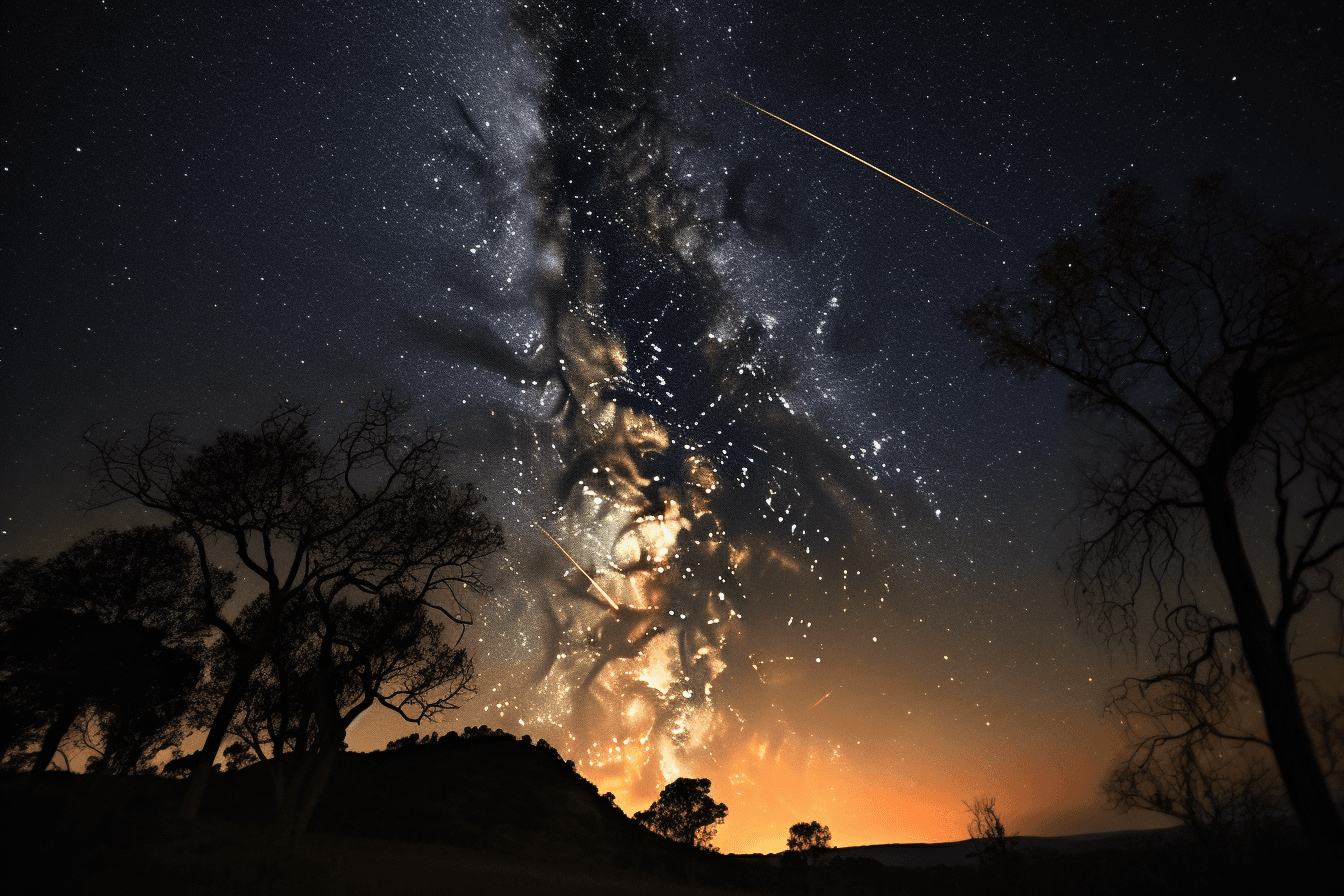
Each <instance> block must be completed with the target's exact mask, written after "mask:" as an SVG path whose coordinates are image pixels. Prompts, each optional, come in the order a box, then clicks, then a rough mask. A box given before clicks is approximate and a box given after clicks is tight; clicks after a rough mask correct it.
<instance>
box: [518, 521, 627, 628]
mask: <svg viewBox="0 0 1344 896" xmlns="http://www.w3.org/2000/svg"><path fill="white" fill-rule="evenodd" d="M532 525H534V526H536V527H537V528H538V529H541V534H542V535H545V536H546V537H547V538H549V539H550V540H551V544H553V545H555V546H556V547H557V548H560V553H562V554H564V555H565V559H567V560H568V561H569V562H570V563H573V564H574V568H575V569H577V570H578V571H579V572H581V573H583V577H584V578H585V579H587V580H588V581H589V582H591V583H592V585H593V587H594V588H596V589H597V593H598V594H600V595H602V599H603V600H605V601H606V602H607V603H609V604H611V608H612V609H613V610H619V609H620V608H621V605H620V604H618V603H616V601H614V600H612V599H611V595H610V594H607V592H606V591H604V590H602V586H601V585H599V584H597V580H596V579H594V578H593V577H592V576H590V575H588V571H587V570H585V569H584V568H583V567H582V566H580V565H579V561H577V560H575V559H574V558H573V557H571V556H569V551H567V550H565V549H564V546H563V545H561V544H560V542H558V541H556V540H555V536H554V535H552V534H551V533H549V532H547V531H546V529H545V527H543V526H542V525H541V523H538V522H536V521H533V523H532Z"/></svg>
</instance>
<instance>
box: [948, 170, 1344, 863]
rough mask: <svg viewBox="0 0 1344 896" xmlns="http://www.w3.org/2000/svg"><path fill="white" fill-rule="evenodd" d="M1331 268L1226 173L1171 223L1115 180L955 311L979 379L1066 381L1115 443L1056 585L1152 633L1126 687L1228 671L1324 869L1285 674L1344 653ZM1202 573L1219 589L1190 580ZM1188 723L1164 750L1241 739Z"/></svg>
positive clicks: (1308, 761) (1337, 275)
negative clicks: (1027, 262)
mask: <svg viewBox="0 0 1344 896" xmlns="http://www.w3.org/2000/svg"><path fill="white" fill-rule="evenodd" d="M1342 270H1344V241H1341V238H1340V235H1339V234H1338V232H1336V231H1334V230H1331V229H1330V228H1328V227H1326V226H1324V225H1321V224H1317V223H1312V222H1307V223H1299V224H1280V223H1273V222H1271V221H1268V220H1266V219H1265V217H1264V216H1263V215H1262V214H1261V213H1260V212H1259V211H1258V210H1257V209H1256V208H1255V207H1254V206H1253V205H1252V204H1251V203H1250V202H1248V201H1245V200H1241V199H1237V198H1234V197H1232V196H1230V195H1229V193H1228V191H1227V190H1226V188H1225V185H1224V182H1223V179H1222V178H1221V177H1218V176H1213V177H1207V178H1204V179H1202V180H1199V181H1196V182H1195V183H1194V184H1193V185H1192V187H1191V191H1190V198H1189V203H1188V206H1187V207H1186V209H1185V210H1183V211H1181V212H1179V213H1165V212H1162V211H1160V210H1159V209H1158V207H1157V203H1156V201H1155V199H1154V197H1153V195H1152V194H1151V193H1150V192H1149V191H1148V190H1146V189H1145V188H1143V187H1141V186H1140V185H1138V184H1136V183H1124V184H1121V185H1120V186H1118V187H1115V188H1114V189H1112V190H1110V191H1109V192H1108V193H1107V194H1106V196H1105V197H1104V198H1103V200H1102V202H1101V204H1100V209H1099V214H1098V216H1097V219H1096V221H1095V223H1094V224H1093V225H1091V226H1090V227H1088V228H1086V229H1084V230H1082V231H1080V232H1078V233H1070V234H1066V235H1064V236H1061V237H1060V238H1058V239H1057V240H1056V241H1055V242H1054V243H1053V244H1052V245H1051V247H1050V248H1049V249H1048V250H1046V252H1045V253H1043V254H1042V255H1041V256H1040V257H1039V259H1038V261H1037V264H1036V268H1035V275H1034V278H1033V280H1032V282H1031V285H1030V286H1029V287H1027V288H1026V289H1024V290H1022V291H1019V292H1016V293H1005V292H1004V291H1002V290H1000V289H998V288H996V289H995V290H994V291H993V292H991V293H990V294H989V295H987V296H986V297H985V298H983V299H982V300H981V301H979V302H977V303H975V304H972V305H970V306H969V307H967V308H964V309H963V310H962V311H961V312H960V324H961V326H962V327H963V328H964V329H965V330H966V331H967V332H968V333H970V334H972V335H973V336H975V337H977V338H978V339H979V340H980V342H981V344H982V345H983V346H984V347H985V350H986V351H987V353H988V357H989V360H990V361H991V362H993V363H996V364H1001V365H1003V366H1005V367H1007V368H1008V369H1009V370H1011V371H1013V372H1015V373H1018V374H1021V375H1026V376H1036V375H1038V374H1039V373H1043V372H1053V373H1056V374H1059V375H1061V376H1062V377H1064V378H1065V380H1066V381H1067V382H1068V383H1069V386H1070V393H1069V397H1070V401H1071V403H1072V406H1073V407H1074V409H1075V410H1077V411H1078V412H1081V413H1083V414H1086V415H1088V416H1089V417H1091V418H1092V419H1093V420H1094V421H1096V422H1097V424H1098V427H1099V429H1100V431H1101V433H1102V435H1103V436H1104V437H1105V438H1107V439H1108V440H1109V441H1110V444H1111V448H1112V450H1111V451H1110V452H1109V453H1108V456H1107V458H1106V460H1105V461H1103V462H1101V463H1100V464H1098V466H1096V467H1095V468H1094V469H1093V470H1091V471H1090V473H1089V474H1088V476H1087V493H1086V495H1087V496H1086V498H1085V501H1084V505H1083V507H1082V512H1081V513H1080V514H1079V518H1080V520H1081V535H1080V538H1079V541H1078V543H1077V547H1076V549H1075V550H1074V551H1073V552H1072V554H1071V557H1070V559H1071V565H1072V572H1073V577H1072V581H1073V584H1074V587H1075V588H1076V592H1075V597H1076V599H1077V600H1078V601H1079V603H1080V604H1081V605H1083V606H1085V607H1086V608H1088V609H1089V610H1090V611H1092V612H1093V613H1094V615H1095V618H1096V619H1097V621H1098V623H1099V625H1100V626H1101V628H1102V631H1103V632H1104V633H1106V634H1107V635H1108V636H1126V637H1128V638H1130V639H1133V638H1134V637H1135V636H1136V632H1137V630H1138V628H1139V626H1140V622H1139V620H1140V618H1141V615H1142V614H1145V613H1146V614H1147V615H1149V616H1150V617H1151V619H1152V620H1153V622H1154V624H1155V630H1156V634H1155V635H1154V636H1153V640H1152V644H1153V646H1154V652H1155V655H1156V658H1157V660H1158V666H1159V672H1158V674H1156V675H1154V676H1151V677H1149V678H1146V679H1135V680H1133V682H1134V683H1135V684H1137V685H1139V686H1142V687H1162V686H1164V684H1166V683H1178V684H1179V683H1180V682H1182V681H1184V682H1196V681H1199V680H1201V679H1207V677H1208V676H1209V675H1211V674H1212V675H1217V674H1221V673H1220V672H1219V668H1223V669H1232V668H1237V667H1239V666H1240V664H1241V662H1242V661H1244V664H1245V668H1246V669H1247V670H1249V672H1250V677H1251V679H1252V680H1253V682H1254V685H1255V690H1256V692H1257V694H1258V698H1259V702H1260V707H1261V709H1262V710H1263V713H1264V732H1265V737H1264V738H1263V739H1264V740H1265V742H1266V743H1267V744H1268V745H1269V746H1270V747H1271V749H1272V750H1273V753H1274V757H1275V759H1276V762H1277V765H1278V769H1279V772H1280V775H1281V777H1282V780H1283V783H1284V786H1285V789H1286V791H1287V794H1288V797H1289V799H1290V801H1291V803H1292V806H1293V809H1294V811H1295V813H1296V815H1297V817H1298V819H1299V820H1300V821H1301V823H1302V826H1303V828H1304V830H1305V831H1306V833H1307V835H1308V837H1309V838H1310V839H1311V840H1312V841H1313V842H1315V843H1316V844H1317V845H1318V846H1321V847H1323V848H1325V849H1328V850H1331V851H1333V852H1334V853H1335V854H1337V855H1338V854H1339V853H1340V851H1341V850H1344V822H1341V817H1340V812H1339V809H1338V807H1337V806H1336V805H1335V803H1334V801H1333V800H1332V799H1331V796H1330V792H1329V790H1328V788H1327V784H1326V780H1325V777H1324V775H1323V773H1322V770H1321V766H1320V763H1319V762H1318V760H1317V756H1316V755H1315V751H1314V748H1313V743H1312V738H1311V736H1310V733H1309V730H1308V725H1307V723H1306V720H1305V717H1304V713H1303V708H1302V703H1301V701H1300V699H1299V694H1298V680H1297V674H1296V672H1297V670H1295V668H1294V661H1297V662H1298V663H1299V664H1302V663H1307V662H1309V661H1310V662H1321V661H1331V660H1334V661H1337V660H1338V659H1339V658H1340V657H1341V656H1344V652H1341V648H1344V644H1341V642H1340V640H1339V637H1340V635H1341V634H1344V632H1341V631H1340V627H1339V618H1338V612H1339V610H1340V608H1341V606H1344V595H1341V593H1340V591H1339V588H1338V586H1337V584H1336V583H1337V578H1336V572H1337V571H1338V565H1339V562H1340V556H1341V552H1342V551H1344V529H1342V528H1341V525H1340V519H1341V511H1344V277H1341V271H1342ZM1208 559H1212V561H1213V564H1212V565H1213V568H1215V569H1216V570H1217V571H1218V574H1219V578H1220V579H1221V582H1219V583H1217V585H1215V583H1214V580H1212V579H1209V578H1201V579H1200V580H1199V581H1195V580H1194V576H1193V574H1194V571H1195V568H1196V567H1197V566H1198V565H1199V564H1200V562H1201V561H1205V560H1208ZM1223 599H1225V605H1227V606H1230V608H1231V618H1224V617H1223V615H1221V614H1220V612H1219V605H1220V604H1223V603H1224V600H1223ZM1332 616H1333V617H1334V618H1331V617H1332ZM1303 620H1310V623H1309V624H1304V623H1303ZM1316 625H1324V626H1325V627H1326V629H1328V630H1330V631H1332V632H1333V634H1334V638H1333V639H1331V640H1330V641H1328V642H1327V643H1324V644H1322V639H1321V638H1320V637H1319V634H1320V633H1319V632H1316V633H1314V634H1315V635H1316V637H1313V638H1306V639H1302V640H1301V641H1300V642H1297V643H1300V644H1302V645H1303V646H1304V647H1305V646H1306V645H1307V644H1308V643H1310V645H1311V646H1310V647H1309V648H1307V649H1305V650H1303V651H1301V652H1299V653H1298V654H1297V655H1296V656H1295V655H1294V653H1293V647H1294V644H1295V635H1297V634H1300V633H1302V632H1303V631H1304V630H1308V628H1309V626H1316ZM1218 664H1221V666H1219V665H1218ZM1302 668H1305V667H1303V666H1301V665H1299V669H1302ZM1191 723H1192V727H1191V728H1189V729H1188V730H1187V731H1185V732H1184V733H1181V732H1177V736H1178V738H1181V737H1187V738H1191V739H1198V738H1201V737H1204V736H1210V735H1211V736H1216V737H1227V738H1229V739H1235V738H1236V737H1237V736H1238V735H1237V734H1236V733H1235V732H1230V731H1223V730H1222V729H1220V728H1219V727H1218V725H1217V722H1216V720H1214V719H1207V718H1205V719H1200V718H1192V719H1191Z"/></svg>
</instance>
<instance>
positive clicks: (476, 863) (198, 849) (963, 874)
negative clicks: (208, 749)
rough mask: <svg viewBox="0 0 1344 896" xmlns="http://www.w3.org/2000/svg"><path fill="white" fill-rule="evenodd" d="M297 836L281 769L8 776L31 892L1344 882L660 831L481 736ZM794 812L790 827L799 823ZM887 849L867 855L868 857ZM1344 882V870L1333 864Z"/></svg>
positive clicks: (1251, 870) (1158, 861)
mask: <svg viewBox="0 0 1344 896" xmlns="http://www.w3.org/2000/svg"><path fill="white" fill-rule="evenodd" d="M341 758H342V761H341V763H340V765H339V766H338V767H337V769H336V771H335V772H334V773H333V775H332V780H331V782H330V783H329V785H328V788H327V791H326V794H325V797H324V800H323V803H322V805H321V807H320V808H319V810H318V813H317V816H316V817H315V819H314V823H313V829H312V831H311V833H310V834H309V835H308V836H307V837H306V838H305V841H304V843H303V844H302V845H301V846H300V847H299V848H298V849H297V850H295V851H286V850H284V849H282V848H280V847H279V846H278V844H277V843H276V842H275V838H273V837H271V836H269V834H268V830H267V827H268V823H269V820H270V817H271V807H272V796H271V790H270V788H271V778H270V774H269V771H268V770H267V769H266V768H263V767H256V766H254V767H251V768H247V769H243V770H241V771H236V772H230V773H227V774H221V775H218V776H216V778H215V779H214V780H213V781H212V783H211V790H210V795H209V798H208V800H207V806H206V811H205V813H204V815H203V817H202V819H201V820H200V821H198V822H194V823H183V822H180V821H178V820H176V819H175V818H174V817H173V816H174V810H175V808H176V805H177V802H178V800H179V799H180V796H181V793H182V790H183V787H184V784H183V782H181V781H174V780H169V779H164V778H156V777H136V778H126V777H102V776H95V775H71V774H64V773H54V772H53V773H47V774H43V775H28V774H25V775H16V774H8V775H5V776H3V777H0V811H3V815H4V819H5V828H6V829H7V830H8V831H10V833H9V834H8V835H7V839H6V840H4V841H3V843H4V846H3V853H4V854H5V856H4V859H5V873H6V874H5V876H6V878H7V879H8V880H10V881H11V882H12V881H20V880H23V881H29V882H31V883H30V885H29V887H30V889H29V891H30V892H41V893H44V894H45V893H81V894H85V893H134V894H144V896H152V894H174V896H177V894H184V893H191V894H231V896H232V894H248V896H253V894H270V893H275V894H285V896H302V894H308V893H313V894H318V893H320V894H323V896H341V894H365V893H368V894H412V893H416V894H418V893H425V892H433V891H439V890H451V891H454V892H463V893H562V894H563V893H576V894H577V893H583V894H590V896H596V894H609V893H640V894H649V896H654V894H662V893H687V892H697V893H707V892H708V893H722V892H759V893H807V894H811V893H855V894H859V893H897V894H900V893H908V894H960V893H966V894H977V896H981V894H985V893H999V892H1006V893H1024V894H1026V893H1031V894H1052V893H1061V894H1062V893H1080V894H1086V896H1107V894H1117V896H1118V894H1125V896H1132V894H1153V893H1180V894H1190V893H1203V892H1216V893H1220V894H1223V893H1307V892H1334V889H1333V887H1334V885H1335V884H1334V883H1330V884H1327V883H1326V882H1325V881H1324V880H1321V879H1320V878H1318V877H1317V873H1318V872H1319V869H1316V868H1312V867H1310V864H1309V862H1308V857H1307V856H1306V855H1305V853H1304V851H1303V850H1302V849H1301V847H1300V845H1298V844H1296V843H1295V842H1294V840H1293V839H1292V838H1289V837H1287V836H1284V837H1281V838H1280V837H1262V838H1260V839H1259V840H1258V841H1257V842H1254V843H1243V844H1238V845H1237V846H1236V847H1234V848H1227V847H1222V848H1219V847H1214V846H1207V845H1202V844H1199V843H1197V842H1194V841H1191V840H1182V839H1180V838H1176V839H1175V840H1173V839H1172V838H1167V839H1165V840H1161V839H1154V838H1151V837H1150V838H1146V839H1138V838H1136V839H1134V840H1132V841H1125V840H1123V839H1122V840H1119V841H1117V840H1115V839H1106V840H1099V841H1098V843H1099V844H1104V845H1101V846H1098V848H1097V849H1095V850H1093V849H1077V850H1073V849H1071V850H1068V851H1059V850H1029V849H1028V850H1023V854H1022V855H1019V856H1015V857H1010V858H1008V859H1005V860H1002V861H999V862H995V863H992V864H990V865H988V866H986V867H977V866H975V865H970V866H961V867H952V866H948V867H941V866H934V867H892V866H890V865H887V864H883V863H882V862H879V861H877V860H875V859H874V858H872V855H874V854H877V853H871V851H872V850H874V849H876V850H879V851H880V850H883V849H886V850H892V849H899V848H897V847H865V848H854V849H849V850H838V851H836V854H835V855H834V856H833V858H832V860H831V862H830V863H829V864H827V865H825V866H824V867H820V868H808V867H803V866H801V865H797V864H794V863H790V862H789V861H787V858H786V860H785V861H784V862H782V863H781V862H780V860H779V858H777V857H767V856H723V855H715V854H709V853H703V852H697V851H694V850H689V849H687V848H684V847H681V846H679V845H677V844H672V843H669V842H668V841H666V840H663V839H662V838H660V837H657V836H655V835H654V834H652V833H650V832H649V831H647V830H645V829H644V828H642V827H640V826H639V825H637V824H635V823H634V822H633V821H632V820H631V819H629V818H628V817H626V815H625V814H624V813H623V812H622V811H621V810H620V809H619V808H617V807H616V806H615V805H614V804H613V803H612V802H611V801H609V800H608V799H606V798H604V797H603V796H602V795H600V794H598V792H597V790H596V789H595V788H594V787H593V785H592V784H590V783H589V782H588V781H586V780H584V779H583V778H582V777H581V776H579V775H578V774H577V773H576V772H575V771H574V770H573V768H572V766H570V765H569V764H568V763H566V762H565V761H564V760H562V759H561V758H560V756H559V755H558V754H557V753H555V751H554V750H552V749H550V748H549V747H547V746H545V745H544V743H543V744H540V745H535V744H531V743H528V742H524V741H520V740H516V739H515V738H513V737H512V736H511V735H502V734H492V733H488V732H482V733H478V735H477V736H475V737H467V738H463V737H450V738H445V739H441V740H439V741H437V742H435V743H428V744H419V745H410V746H406V747H403V748H401V749H396V750H388V751H384V752H378V753H368V754H346V755H344V756H342V757H341ZM784 822H787V819H781V828H782V829H783V828H785V827H787V824H785V823H784ZM865 852H867V853H871V854H868V855H865V854H864V853H865ZM1335 883H1337V878H1336V879H1335Z"/></svg>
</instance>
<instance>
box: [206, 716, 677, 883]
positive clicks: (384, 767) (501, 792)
mask: <svg viewBox="0 0 1344 896" xmlns="http://www.w3.org/2000/svg"><path fill="white" fill-rule="evenodd" d="M389 746H390V748H389V749H387V750H381V751H378V752H374V753H345V754H343V755H342V756H341V757H340V761H339V763H338V764H337V765H336V767H335V769H334V770H333V771H332V775H331V779H330V780H329V782H328V785H327V792H326V794H324V797H323V799H322V801H321V803H319V805H318V809H317V812H316V814H315V815H314V817H313V824H312V830H313V831H315V832H321V833H330V834H340V835H347V836H358V837H376V838H379V839H384V840H396V841H401V842H407V843H446V844H451V845H455V846H463V847H467V848H472V849H488V850H490V851H493V852H498V853H503V854H507V855H515V856H519V857H530V858H548V857H553V856H568V857H574V856H577V857H580V858H582V859H584V860H587V861H589V862H592V863H595V864H600V865H612V866H616V867H632V866H634V865H637V864H639V863H640V862H641V861H642V862H644V863H652V864H654V865H659V864H661V863H663V862H664V860H666V859H667V858H668V855H667V854H668V853H669V847H674V846H676V844H671V843H669V842H668V841H666V840H664V839H663V838H661V837H659V836H657V835H656V834H653V833H652V832H650V831H649V830H647V829H646V828H644V827H643V826H642V825H639V824H637V823H636V822H635V821H633V820H632V819H631V818H629V817H628V816H627V815H626V814H625V813H624V812H623V811H622V810H621V809H620V808H619V807H618V806H616V804H615V802H614V799H612V798H608V797H604V796H602V795H601V794H600V793H599V792H598V790H597V787H596V786H595V785H594V784H592V783H591V782H590V781H588V780H587V779H585V778H584V777H583V776H582V775H580V774H579V773H578V772H577V771H576V770H575V768H574V763H573V762H572V761H566V760H565V759H564V758H563V757H561V755H560V754H559V752H558V751H556V749H555V748H554V747H551V746H550V745H549V744H547V743H546V741H544V740H542V741H538V742H535V743H534V742H532V740H531V738H529V737H528V736H526V735H524V736H523V737H521V738H519V737H515V736H514V735H512V734H509V733H507V732H504V731H500V730H491V729H488V728H484V727H482V728H468V729H467V730H466V731H464V732H463V733H462V734H458V733H457V732H449V733H448V734H447V735H446V736H444V737H441V738H437V739H433V740H430V739H425V740H419V741H418V742H417V740H411V739H405V740H403V741H400V742H393V744H391V745H389ZM393 782H395V783H393ZM220 784H221V785H222V786H220V787H218V788H215V789H214V790H213V792H212V794H211V798H210V799H209V800H208V802H207V805H208V806H209V807H210V808H211V810H212V811H213V812H214V813H215V814H217V815H219V816H221V817H224V818H228V819H230V820H234V821H239V822H246V821H247V820H248V819H249V818H254V817H255V814H256V811H257V808H256V807H257V805H258V804H264V803H265V801H266V800H269V799H270V788H271V780H270V777H269V772H268V770H267V769H265V768H264V767H261V766H250V767H248V768H245V769H243V770H241V771H238V772H234V773H231V774H227V775H222V776H221V781H220ZM213 787H214V785H212V788H213ZM672 852H673V853H675V858H676V859H679V858H680V857H681V856H682V851H681V850H673V851H672Z"/></svg>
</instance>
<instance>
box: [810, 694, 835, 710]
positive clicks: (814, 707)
mask: <svg viewBox="0 0 1344 896" xmlns="http://www.w3.org/2000/svg"><path fill="white" fill-rule="evenodd" d="M834 693H835V691H827V692H826V693H824V694H822V695H821V700H825V699H826V698H827V697H829V696H831V695H832V694H834ZM821 700H818V701H817V702H816V703H813V704H812V705H811V706H809V707H808V709H816V708H817V707H818V706H820V705H821Z"/></svg>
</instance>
